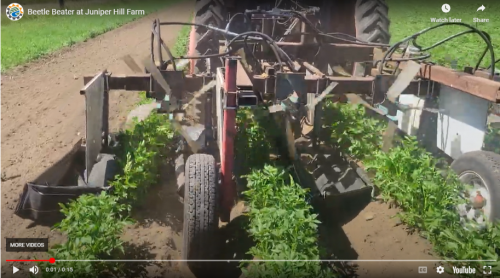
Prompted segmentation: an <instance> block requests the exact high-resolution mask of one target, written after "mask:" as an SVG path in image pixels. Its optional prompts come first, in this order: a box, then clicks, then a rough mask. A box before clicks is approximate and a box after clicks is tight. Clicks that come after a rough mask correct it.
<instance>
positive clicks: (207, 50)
mask: <svg viewBox="0 0 500 278" xmlns="http://www.w3.org/2000/svg"><path fill="white" fill-rule="evenodd" d="M225 22H226V11H225V9H224V6H223V5H221V3H220V1H217V0H197V1H196V5H195V18H194V23H196V24H204V25H212V26H215V27H219V28H225V26H224V24H225ZM194 29H195V33H194V40H195V41H196V42H195V43H194V47H195V49H190V51H189V55H190V56H201V55H206V54H217V53H219V39H222V38H223V37H222V36H221V35H220V33H219V32H215V31H213V30H210V29H207V28H205V27H201V26H195V27H194ZM191 39H193V38H191ZM190 45H193V44H190ZM209 62H210V72H211V73H215V70H216V68H217V67H221V66H222V63H221V60H220V58H209ZM191 66H193V67H194V68H193V69H191V71H192V72H193V73H203V72H208V67H207V60H206V59H197V60H195V61H194V64H191Z"/></svg>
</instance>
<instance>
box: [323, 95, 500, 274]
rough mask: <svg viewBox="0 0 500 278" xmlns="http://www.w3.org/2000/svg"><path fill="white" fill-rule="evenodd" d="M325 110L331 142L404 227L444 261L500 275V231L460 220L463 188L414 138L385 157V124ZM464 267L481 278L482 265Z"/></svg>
mask: <svg viewBox="0 0 500 278" xmlns="http://www.w3.org/2000/svg"><path fill="white" fill-rule="evenodd" d="M325 106H326V111H327V112H328V113H330V117H331V118H332V119H333V121H332V122H333V123H332V124H331V139H332V141H333V142H334V143H336V144H338V145H340V146H341V147H342V149H344V150H347V151H348V153H349V154H350V155H351V156H353V157H354V158H356V159H359V160H362V162H363V164H364V165H365V167H366V169H367V171H368V172H371V174H373V175H374V178H373V180H374V183H375V184H376V185H377V186H378V187H379V189H380V191H381V192H382V195H383V196H384V198H385V199H386V200H388V199H392V200H394V201H395V203H396V204H397V205H398V206H399V207H400V208H401V209H402V212H401V213H400V218H401V220H402V221H403V222H404V223H406V224H407V225H408V226H409V227H410V228H412V229H414V231H416V232H418V233H420V234H421V235H422V236H423V237H425V238H426V239H428V240H429V241H430V242H431V243H432V245H433V247H434V250H435V252H436V253H437V254H439V255H440V256H441V257H442V258H443V259H447V260H451V259H454V260H492V261H494V262H491V263H490V262H489V264H490V265H492V266H493V272H494V273H493V276H499V275H500V265H499V264H498V263H497V262H498V257H499V254H498V248H499V247H500V226H499V225H493V224H491V225H488V226H487V228H485V229H479V228H477V227H473V223H463V221H461V220H460V218H459V216H458V213H457V211H456V209H455V208H456V207H457V205H458V204H461V203H463V202H464V200H463V198H461V197H460V196H461V194H460V193H461V192H463V190H464V185H463V184H461V183H460V182H459V180H458V178H457V176H456V175H455V174H454V173H453V171H451V170H450V169H449V167H447V169H443V167H442V166H440V167H437V165H442V163H438V162H440V161H438V160H437V159H435V158H434V157H433V156H432V155H431V154H430V153H428V152H427V151H425V150H424V149H423V148H421V147H420V146H419V145H418V143H417V141H416V139H415V138H413V137H406V138H396V139H395V142H394V145H395V147H393V148H391V149H390V150H389V151H388V152H383V151H382V150H381V144H382V142H383V138H382V133H383V131H384V129H385V127H386V122H385V121H382V120H378V119H374V118H370V117H368V115H367V113H366V111H365V108H364V107H362V106H355V105H346V104H339V103H336V104H333V103H327V104H326V105H325ZM453 264H454V265H458V264H459V263H453ZM467 266H471V267H475V268H476V269H477V270H476V272H477V273H482V265H481V264H480V263H475V262H467Z"/></svg>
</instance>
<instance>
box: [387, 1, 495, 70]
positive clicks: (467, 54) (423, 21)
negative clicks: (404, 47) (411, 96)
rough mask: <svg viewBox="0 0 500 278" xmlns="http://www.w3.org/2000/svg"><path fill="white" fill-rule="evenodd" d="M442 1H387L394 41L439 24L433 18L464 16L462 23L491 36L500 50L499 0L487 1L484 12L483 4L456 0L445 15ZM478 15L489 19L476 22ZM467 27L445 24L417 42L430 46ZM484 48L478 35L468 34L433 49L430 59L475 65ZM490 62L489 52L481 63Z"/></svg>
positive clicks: (450, 63) (456, 64)
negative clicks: (482, 10)
mask: <svg viewBox="0 0 500 278" xmlns="http://www.w3.org/2000/svg"><path fill="white" fill-rule="evenodd" d="M443 4H444V3H442V2H432V1H430V2H429V3H426V4H425V5H422V1H420V0H406V1H399V0H387V5H388V6H389V18H390V20H391V28H390V32H391V35H392V39H391V42H392V43H395V42H397V41H399V40H401V39H403V38H406V37H408V36H409V35H411V34H413V33H416V32H418V31H420V30H423V29H425V28H428V27H431V26H435V25H437V24H439V23H435V22H432V21H431V18H438V19H439V18H446V19H448V18H458V19H461V22H462V23H468V24H471V25H472V26H474V27H476V28H478V29H479V30H482V31H485V32H487V33H488V34H489V35H491V41H492V44H493V47H494V50H495V53H500V49H499V46H500V34H499V32H498V30H499V29H500V13H495V12H493V11H495V10H496V11H498V10H499V9H500V2H499V1H489V2H488V3H486V2H484V3H483V4H484V6H485V7H486V10H485V11H484V12H477V8H479V6H481V3H479V2H472V1H468V0H454V1H452V2H450V3H448V4H450V6H451V10H450V12H449V13H446V14H445V13H443V12H442V11H441V6H442V5H443ZM488 11H489V12H488ZM475 17H478V18H487V19H489V22H479V23H478V22H476V23H475V22H473V19H474V18H475ZM466 30H468V28H466V27H463V26H458V25H448V26H443V27H440V28H437V29H434V30H432V31H430V32H428V33H426V34H423V35H421V36H419V37H418V39H417V43H418V44H419V45H421V46H423V47H428V46H431V45H433V44H435V43H436V42H438V41H440V40H442V39H444V38H446V37H448V36H451V35H454V34H456V33H459V32H462V31H466ZM485 48H486V43H485V42H484V40H483V39H481V37H480V36H479V35H477V34H466V35H463V36H460V37H457V38H455V39H453V40H451V41H449V42H447V43H444V44H442V45H440V46H438V47H436V48H434V49H432V50H431V51H430V53H431V55H432V56H431V58H430V60H432V61H434V62H436V63H438V64H442V65H446V66H453V67H455V68H458V69H463V67H464V66H472V67H474V66H475V65H476V63H477V62H478V61H479V58H480V57H481V55H482V53H483V51H484V49H485ZM496 59H498V57H496ZM490 63H491V60H490V58H489V54H487V55H486V57H485V58H484V59H483V61H482V63H481V65H482V66H483V67H487V66H489V65H490ZM497 66H498V65H497Z"/></svg>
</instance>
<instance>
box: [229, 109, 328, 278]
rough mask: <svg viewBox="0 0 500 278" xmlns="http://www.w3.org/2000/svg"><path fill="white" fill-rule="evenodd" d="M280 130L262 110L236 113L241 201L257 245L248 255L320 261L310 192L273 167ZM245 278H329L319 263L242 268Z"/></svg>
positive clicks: (245, 266) (284, 172) (259, 265)
mask: <svg viewBox="0 0 500 278" xmlns="http://www.w3.org/2000/svg"><path fill="white" fill-rule="evenodd" d="M277 132H279V131H278V129H277V128H276V127H275V126H274V125H273V123H272V121H269V118H268V115H266V111H265V110H261V109H255V110H249V109H241V110H239V111H238V134H237V137H236V161H237V164H239V165H240V166H239V168H241V169H242V171H241V172H242V174H248V175H245V176H243V178H244V179H246V190H245V191H244V192H243V197H244V199H245V201H246V202H247V205H248V207H249V212H248V214H247V216H248V217H249V224H248V227H247V229H248V232H249V234H250V236H251V237H252V239H253V241H254V243H255V245H254V246H253V247H252V248H251V249H250V250H249V254H250V255H252V256H253V257H254V258H258V259H260V260H319V259H320V255H319V248H318V241H317V237H318V231H317V229H318V224H319V223H320V222H319V221H318V220H317V215H316V214H314V213H313V212H312V207H311V206H310V205H309V204H308V203H307V201H306V199H307V198H308V190H306V189H304V188H302V187H300V185H298V184H297V183H295V182H294V180H293V178H292V177H291V176H290V174H289V172H288V170H287V169H285V168H283V167H279V166H276V165H277V164H278V163H279V161H274V164H273V161H271V159H270V153H277V149H276V146H275V143H276V142H275V141H276V136H277V135H278V133H277ZM242 271H243V273H244V274H245V275H246V277H252V278H264V277H269V278H271V277H333V276H334V273H333V272H332V271H331V270H329V269H326V268H324V267H323V265H322V264H321V263H319V262H318V261H311V262H290V261H288V262H286V261H285V262H276V261H275V262H255V263H250V264H249V265H247V264H242Z"/></svg>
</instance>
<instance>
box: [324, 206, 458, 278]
mask: <svg viewBox="0 0 500 278" xmlns="http://www.w3.org/2000/svg"><path fill="white" fill-rule="evenodd" d="M363 200H366V198H361V199H360V198H357V197H346V198H345V199H343V200H341V201H340V204H339V206H338V209H336V210H335V211H332V212H333V213H332V219H331V221H324V222H325V225H323V226H322V227H321V228H320V236H321V234H323V235H326V236H328V239H327V240H323V242H324V246H325V247H326V248H329V249H330V250H331V251H332V252H333V253H334V254H335V255H336V257H335V258H332V259H346V260H359V261H357V262H353V263H348V264H346V265H342V266H341V269H343V270H344V271H345V272H346V273H347V274H350V275H352V276H359V277H385V278H392V277H394V278H398V277H402V276H405V277H407V276H408V277H413V276H417V275H422V274H419V272H418V268H419V267H423V266H425V267H427V273H428V274H426V275H425V276H426V277H438V276H439V277H447V276H448V275H447V274H441V275H439V274H437V272H436V267H437V266H439V265H440V264H439V262H432V260H439V259H440V258H439V257H438V256H436V255H435V254H433V252H432V246H431V244H430V243H429V242H428V241H427V240H426V239H424V238H422V237H420V236H419V235H418V233H412V232H410V230H409V229H408V227H406V226H405V225H403V224H402V223H401V221H400V220H399V218H398V217H397V214H398V212H400V211H399V209H397V208H391V207H390V205H389V204H387V203H382V202H379V201H375V202H370V201H369V200H368V201H363ZM368 260H374V261H368ZM376 260H387V261H376ZM389 260H427V261H425V262H422V261H421V262H407V261H392V262H391V261H389Z"/></svg>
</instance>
